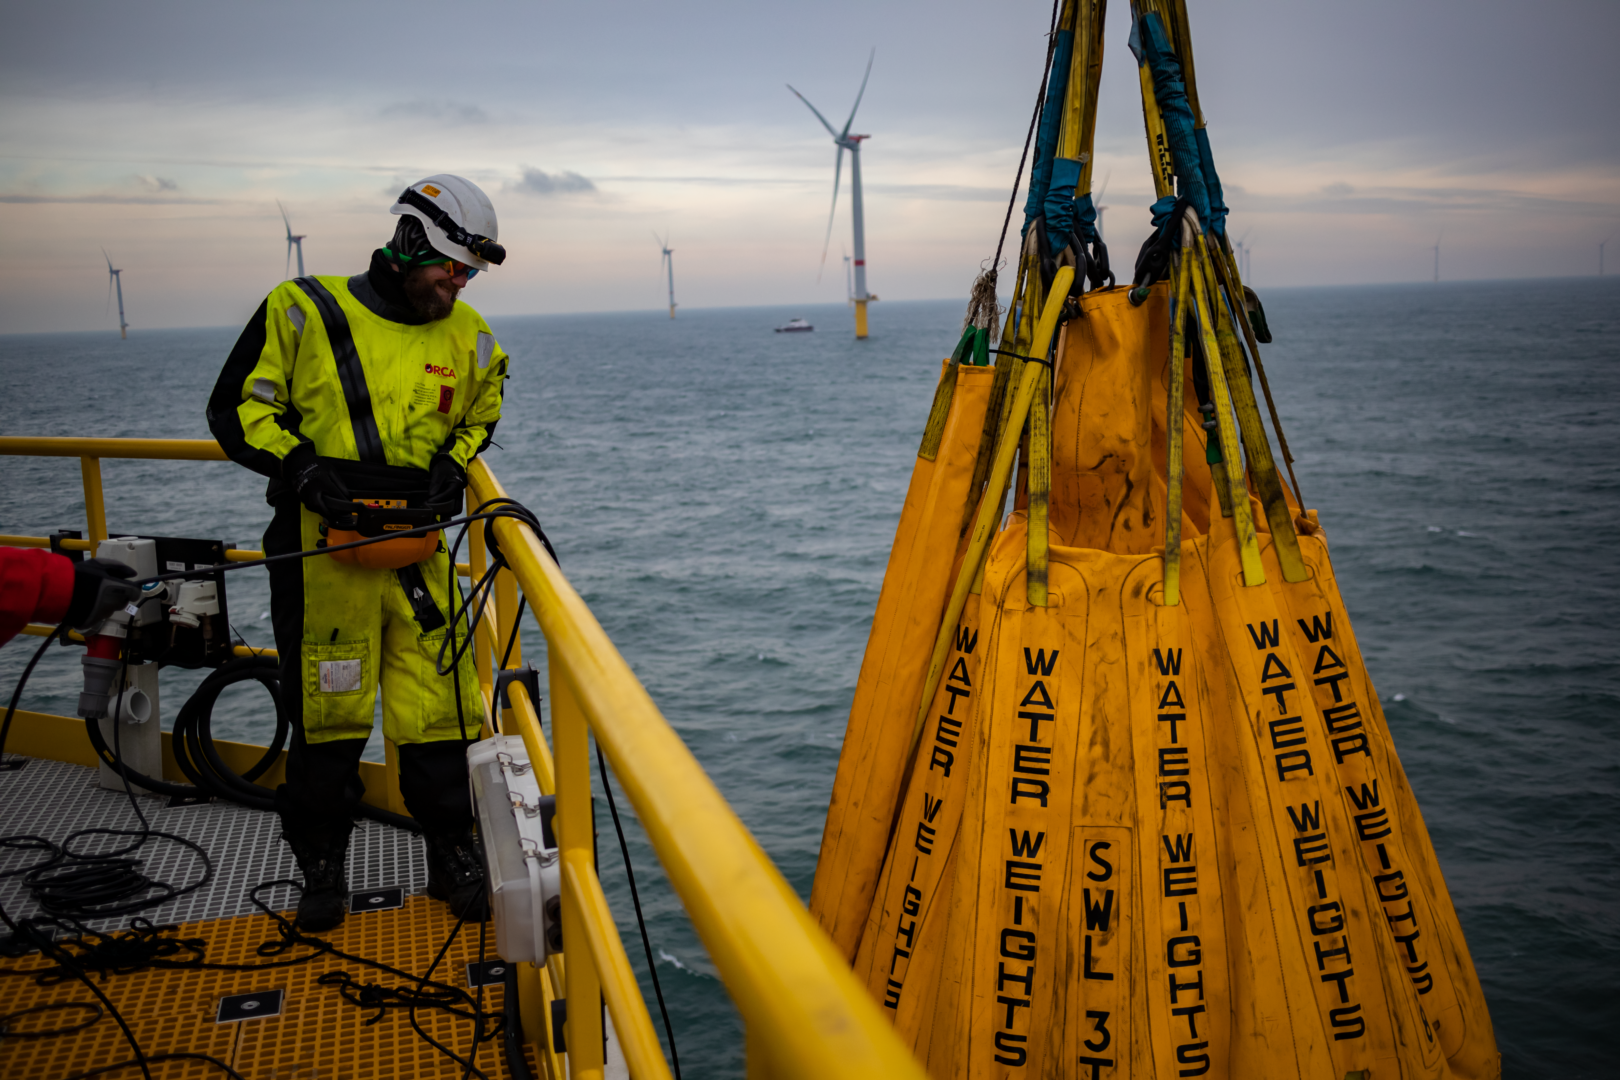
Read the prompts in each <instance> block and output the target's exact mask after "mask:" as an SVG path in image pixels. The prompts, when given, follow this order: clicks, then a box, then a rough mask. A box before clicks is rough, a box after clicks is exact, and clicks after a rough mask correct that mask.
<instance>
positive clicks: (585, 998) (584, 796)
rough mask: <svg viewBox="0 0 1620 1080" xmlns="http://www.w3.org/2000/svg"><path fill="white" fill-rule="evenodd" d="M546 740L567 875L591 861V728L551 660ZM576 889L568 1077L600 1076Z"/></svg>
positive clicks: (570, 933) (570, 936) (565, 926)
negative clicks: (548, 740)
mask: <svg viewBox="0 0 1620 1080" xmlns="http://www.w3.org/2000/svg"><path fill="white" fill-rule="evenodd" d="M549 682H550V684H551V745H552V750H553V753H554V754H555V755H556V769H557V816H556V819H555V822H554V828H555V829H556V833H557V845H558V847H559V848H560V849H561V855H562V873H563V877H564V878H565V879H566V878H567V877H568V876H569V875H570V874H576V873H579V872H580V871H579V868H580V867H582V866H583V867H585V868H586V870H585V872H586V873H589V872H590V870H589V868H590V866H591V865H592V863H593V862H594V860H595V849H596V844H595V838H594V835H593V834H594V832H595V823H594V822H593V821H592V820H591V747H590V742H591V739H590V728H589V726H588V724H587V723H586V720H585V714H584V713H583V712H581V711H580V709H579V703H578V702H577V701H576V700H575V697H574V688H573V686H572V685H571V684H570V683H569V681H568V676H567V674H566V673H565V672H564V671H563V670H562V669H561V666H560V665H559V664H558V662H557V661H556V660H553V661H552V663H551V665H550V671H549ZM579 895H580V892H579V890H578V889H570V888H568V886H567V883H566V881H565V882H564V885H563V891H562V931H563V955H564V956H565V957H567V958H568V987H567V990H568V995H567V996H568V1024H567V1027H566V1031H567V1033H568V1039H567V1042H568V1076H569V1080H600V1078H601V1076H602V1066H603V1064H604V1061H603V1053H602V980H601V978H600V976H599V975H598V974H597V971H596V963H595V961H594V959H593V958H592V956H591V947H590V938H589V936H588V935H587V933H586V930H585V920H586V919H587V918H589V917H590V916H591V915H592V914H594V913H593V912H589V911H587V910H586V909H585V907H584V906H583V905H582V904H581V903H580V902H579Z"/></svg>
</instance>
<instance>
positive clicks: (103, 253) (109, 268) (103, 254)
mask: <svg viewBox="0 0 1620 1080" xmlns="http://www.w3.org/2000/svg"><path fill="white" fill-rule="evenodd" d="M101 257H102V258H103V259H106V260H107V273H108V275H109V277H108V280H109V281H110V280H112V278H111V276H110V275H111V274H112V268H113V265H112V256H111V255H109V254H107V249H106V248H102V249H101Z"/></svg>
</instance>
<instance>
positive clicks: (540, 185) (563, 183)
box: [507, 168, 596, 195]
mask: <svg viewBox="0 0 1620 1080" xmlns="http://www.w3.org/2000/svg"><path fill="white" fill-rule="evenodd" d="M507 186H508V188H510V189H511V190H513V191H522V192H527V193H528V194H530V195H572V194H575V193H578V192H586V191H592V192H594V191H595V190H596V185H595V184H593V183H591V182H590V181H589V180H587V179H586V178H585V177H583V176H581V175H579V173H577V172H570V171H569V170H567V169H563V170H562V171H560V172H554V173H548V172H546V171H544V170H543V169H529V168H525V169H524V170H523V179H521V180H519V181H517V182H516V183H515V184H508V185H507Z"/></svg>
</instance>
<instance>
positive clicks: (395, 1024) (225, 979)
mask: <svg viewBox="0 0 1620 1080" xmlns="http://www.w3.org/2000/svg"><path fill="white" fill-rule="evenodd" d="M454 925H455V920H454V919H453V918H452V917H451V916H450V913H449V909H448V908H446V906H445V905H444V904H442V903H439V902H437V901H434V900H431V899H429V898H428V897H426V896H413V897H410V898H409V899H407V901H406V902H405V906H404V907H402V908H397V909H395V910H392V911H378V912H370V913H366V914H360V915H351V916H349V917H348V918H347V919H345V920H344V923H343V925H342V926H341V927H339V928H338V929H337V930H334V931H332V932H330V933H328V934H324V935H321V936H322V937H324V938H325V939H326V940H328V941H330V942H331V943H332V944H333V945H334V946H336V947H337V948H339V949H341V950H343V951H344V952H348V953H352V954H355V955H357V956H364V957H367V958H368V959H372V960H377V961H380V962H382V963H385V964H389V965H391V966H393V967H395V968H399V969H401V970H404V971H409V972H411V973H412V974H419V973H421V972H425V971H426V970H427V967H428V965H429V964H431V963H432V962H433V958H434V956H435V955H436V954H437V953H438V951H439V949H440V947H442V946H443V944H444V939H445V938H446V937H447V936H448V935H449V933H450V931H451V929H452V928H453V927H454ZM173 936H177V937H182V938H202V939H204V940H205V941H206V942H207V946H206V948H205V950H204V959H205V960H207V961H208V962H210V963H242V964H262V963H266V962H267V960H266V958H264V957H260V956H258V955H256V953H255V950H256V949H257V947H258V946H259V944H260V943H261V942H265V941H274V940H276V939H277V938H278V936H279V935H278V934H277V932H276V928H275V924H274V923H273V922H272V921H271V920H270V919H269V918H268V917H266V916H264V915H260V914H254V915H244V916H239V917H237V918H231V919H221V920H216V921H209V922H192V923H184V924H181V926H180V929H179V932H178V933H177V934H175V935H173ZM486 940H487V946H488V947H487V950H486V953H485V958H486V959H490V960H493V959H495V958H496V957H495V931H494V925H493V924H488V929H487V935H486ZM307 953H308V950H305V949H299V950H296V952H295V953H294V955H307ZM284 956H285V954H284ZM272 959H273V958H272ZM477 959H478V926H477V925H476V924H468V925H466V926H464V927H462V930H461V933H460V934H459V935H458V936H457V938H456V941H455V942H454V944H452V945H451V947H450V949H449V951H448V952H447V953H446V954H445V957H444V959H443V960H442V961H440V963H439V967H438V968H437V969H436V970H435V972H434V977H435V978H436V979H437V980H438V981H441V982H445V983H448V984H450V985H452V986H458V987H464V986H465V985H466V965H467V964H468V963H470V962H473V961H476V960H477ZM4 966H5V967H6V968H7V969H9V970H10V971H16V972H28V971H40V970H43V969H46V968H50V967H53V966H54V964H53V963H52V961H50V960H48V959H45V958H44V957H42V956H40V955H39V954H37V953H36V954H33V955H30V956H27V957H24V958H23V959H21V960H14V961H7V962H6V963H5V964H4ZM338 970H341V971H347V972H349V973H350V974H351V975H353V976H354V978H355V979H357V980H360V981H364V982H368V983H380V984H382V985H384V986H398V985H401V984H402V983H403V982H404V980H401V979H399V978H397V977H395V976H392V975H388V974H387V973H385V972H381V971H377V970H376V969H375V968H368V967H365V966H362V965H360V964H355V963H352V962H350V961H347V960H343V959H339V958H335V957H331V956H320V957H318V958H316V959H313V960H310V961H307V962H305V963H302V964H297V965H294V966H292V967H282V968H268V969H264V970H259V971H241V972H238V971H207V970H194V969H192V970H163V969H147V970H145V971H141V972H138V973H136V974H132V975H109V976H107V977H106V978H105V980H104V981H102V982H100V983H99V986H100V987H101V989H102V991H103V992H104V993H105V994H106V995H107V996H108V997H109V998H110V999H111V1000H112V1002H113V1004H114V1005H116V1006H117V1008H118V1010H119V1011H120V1012H121V1013H122V1014H123V1016H124V1019H125V1020H126V1021H127V1022H128V1023H129V1025H130V1028H131V1029H132V1030H133V1031H134V1033H135V1037H136V1038H137V1039H138V1040H139V1041H140V1044H141V1049H142V1050H143V1051H145V1053H146V1054H147V1055H149V1056H157V1055H160V1054H166V1053H176V1052H192V1053H202V1054H209V1055H212V1056H213V1057H216V1058H218V1059H220V1060H221V1061H224V1062H226V1063H227V1064H229V1065H230V1066H231V1067H232V1068H234V1069H235V1070H236V1071H237V1072H239V1073H241V1074H242V1075H243V1076H245V1077H247V1078H248V1080H293V1078H296V1080H315V1078H320V1080H371V1078H376V1080H383V1078H397V1080H415V1078H419V1077H420V1078H426V1077H456V1076H460V1075H461V1073H462V1068H461V1066H459V1065H457V1064H455V1063H454V1062H452V1061H451V1060H450V1059H449V1058H447V1057H445V1056H444V1055H443V1054H441V1053H439V1052H438V1051H437V1050H434V1049H433V1048H432V1047H431V1046H429V1045H428V1044H427V1043H426V1042H424V1041H423V1040H422V1038H421V1037H420V1036H418V1035H417V1034H416V1032H414V1031H413V1030H411V1026H410V1021H409V1019H408V1017H407V1015H406V1013H405V1012H404V1011H403V1010H398V1009H390V1010H389V1011H388V1013H387V1015H385V1016H384V1017H383V1019H382V1020H380V1021H379V1022H377V1023H376V1024H372V1025H367V1024H366V1020H367V1019H369V1018H370V1017H371V1016H373V1015H374V1014H375V1012H374V1010H370V1009H364V1008H361V1007H359V1006H356V1005H352V1004H350V1003H349V1002H347V1001H345V1000H344V999H343V998H342V996H341V995H340V994H339V992H338V988H337V987H335V986H321V985H318V984H317V983H316V980H317V979H318V978H320V976H321V975H322V974H324V973H326V972H328V971H338ZM411 985H414V984H411ZM278 988H279V989H282V990H284V991H285V992H286V995H285V1000H284V1004H283V1007H282V1012H281V1015H279V1016H275V1017H270V1018H267V1019H262V1020H244V1021H239V1022H236V1023H225V1024H220V1023H216V1022H215V1015H216V1010H217V1008H218V1005H219V1001H220V999H221V998H222V997H225V996H227V995H231V994H246V993H253V992H256V991H260V990H274V989H278ZM501 999H502V991H501V988H500V987H498V986H491V987H486V988H485V990H484V1000H485V1008H486V1010H488V1011H491V1012H494V1013H496V1014H497V1015H498V1014H499V1012H500V1008H501ZM93 1000H95V998H94V995H92V994H91V993H90V991H89V990H88V989H87V988H86V987H85V985H84V984H83V983H81V982H79V981H78V980H77V979H73V978H69V979H67V980H66V981H64V982H60V983H56V984H54V985H50V986H39V985H38V984H37V983H36V982H35V980H34V978H33V977H31V976H26V975H16V974H11V975H5V976H3V977H0V1015H4V1014H9V1013H13V1012H16V1011H18V1010H21V1009H26V1008H28V1007H29V1006H32V1005H38V1004H44V1003H47V1002H65V1001H93ZM88 1015H89V1013H88V1012H78V1011H73V1012H69V1011H61V1012H47V1013H36V1014H33V1015H31V1016H27V1017H24V1018H22V1019H20V1020H18V1021H16V1022H14V1024H13V1025H12V1030H13V1031H14V1032H17V1033H22V1032H26V1031H30V1030H33V1031H39V1030H45V1029H49V1028H55V1027H62V1026H69V1025H71V1024H73V1023H76V1022H78V1021H79V1020H81V1019H83V1018H84V1017H86V1016H88ZM416 1016H417V1022H418V1023H419V1024H420V1025H421V1026H422V1028H423V1030H424V1031H426V1032H428V1033H429V1034H430V1035H432V1036H433V1037H434V1038H435V1039H437V1040H438V1041H440V1042H442V1043H444V1044H445V1045H447V1046H449V1047H451V1048H452V1049H454V1050H455V1051H456V1053H458V1054H462V1055H465V1054H466V1052H467V1050H468V1047H469V1045H470V1044H471V1042H472V1032H473V1024H472V1021H470V1020H467V1019H462V1018H460V1017H454V1016H450V1015H449V1014H447V1013H445V1012H442V1011H441V1010H437V1009H419V1010H417V1014H416ZM0 1043H3V1046H4V1050H3V1052H0V1077H4V1078H6V1080H10V1078H13V1077H15V1078H18V1080H22V1078H28V1080H40V1078H46V1077H51V1078H55V1077H66V1076H72V1075H74V1074H76V1073H79V1072H82V1071H84V1070H87V1069H92V1068H96V1067H98V1066H104V1065H109V1064H112V1063H114V1062H118V1061H126V1060H131V1059H132V1058H133V1053H132V1052H131V1050H130V1047H129V1043H128V1042H127V1041H126V1040H125V1038H124V1036H123V1033H122V1032H121V1031H120V1030H119V1027H118V1025H117V1023H116V1022H115V1021H114V1020H113V1018H112V1017H111V1016H103V1017H102V1018H101V1020H100V1021H98V1022H97V1023H96V1024H94V1025H93V1026H92V1027H90V1028H88V1029H86V1030H85V1031H82V1032H79V1033H78V1034H76V1035H63V1036H57V1037H52V1038H43V1039H16V1038H5V1039H0ZM477 1066H478V1068H479V1070H480V1071H482V1072H483V1073H484V1074H485V1075H487V1076H489V1077H490V1078H491V1080H494V1078H496V1077H506V1076H508V1075H509V1074H508V1072H507V1070H506V1059H505V1055H504V1051H503V1048H502V1043H501V1040H500V1039H499V1038H495V1039H491V1040H488V1041H485V1042H483V1043H481V1044H480V1046H479V1051H478V1059H477ZM151 1068H152V1076H153V1077H154V1078H157V1080H181V1078H193V1077H195V1078H199V1080H201V1078H210V1080H212V1078H217V1077H222V1076H224V1075H225V1074H224V1073H222V1072H221V1071H220V1070H219V1069H218V1068H216V1067H215V1066H213V1065H211V1064H209V1063H207V1062H204V1061H198V1060H196V1059H183V1060H176V1061H166V1062H161V1063H156V1064H153V1065H152V1067H151ZM530 1068H531V1070H533V1071H534V1075H536V1076H539V1075H541V1073H540V1072H539V1071H538V1070H537V1069H535V1062H534V1061H533V1059H532V1055H531V1059H530ZM139 1075H140V1071H139V1069H138V1068H137V1067H136V1066H135V1065H134V1064H133V1062H132V1063H131V1064H130V1066H129V1067H128V1068H127V1069H118V1070H115V1071H110V1072H104V1073H99V1074H98V1076H105V1077H112V1078H115V1080H117V1078H122V1077H130V1076H139Z"/></svg>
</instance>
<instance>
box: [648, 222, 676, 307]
mask: <svg viewBox="0 0 1620 1080" xmlns="http://www.w3.org/2000/svg"><path fill="white" fill-rule="evenodd" d="M653 239H654V240H658V246H659V247H660V248H661V249H663V252H664V257H663V259H661V260H660V261H659V264H658V267H659V269H663V268H664V267H666V266H667V267H668V268H669V317H670V318H672V319H673V318H674V317H675V249H674V248H672V247H670V246H669V234H668V233H665V234H664V237H663V239H661V240H660V239H659V237H658V234H657V233H653Z"/></svg>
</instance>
